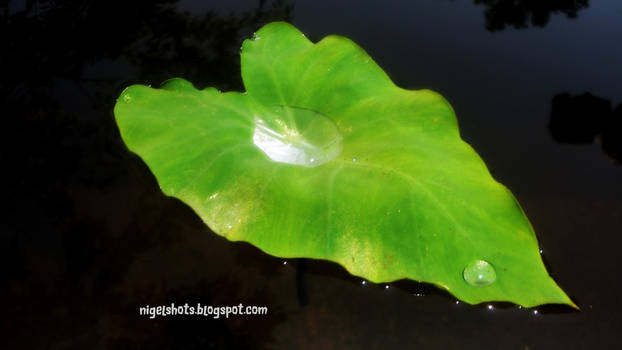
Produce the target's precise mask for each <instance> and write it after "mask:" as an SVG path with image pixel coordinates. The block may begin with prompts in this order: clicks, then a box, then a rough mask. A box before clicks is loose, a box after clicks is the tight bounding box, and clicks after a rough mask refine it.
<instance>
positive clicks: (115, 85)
mask: <svg viewBox="0 0 622 350" xmlns="http://www.w3.org/2000/svg"><path fill="white" fill-rule="evenodd" d="M534 3H536V2H532V1H488V0H476V1H470V0H455V1H449V0H421V1H410V2H404V1H397V0H394V1H383V2H380V1H339V2H335V1H320V0H316V1H289V2H288V1H275V2H270V1H243V0H236V1H227V2H214V1H209V2H203V1H189V0H182V1H178V2H176V1H155V2H154V1H152V2H147V1H136V2H131V3H127V2H121V1H111V2H109V3H107V5H102V4H95V3H92V2H90V1H77V2H72V3H69V2H64V1H56V2H48V1H32V2H30V1H29V2H20V1H9V2H8V5H3V6H4V7H2V6H0V14H1V15H2V17H1V18H2V26H3V27H4V28H3V31H2V33H3V34H2V37H3V39H4V40H5V41H6V42H7V46H6V47H8V48H10V49H8V50H6V51H3V52H2V56H1V57H2V69H3V71H4V72H3V82H2V96H3V100H4V101H5V105H6V106H7V109H8V110H11V109H12V110H15V111H17V112H16V113H15V114H14V115H15V116H17V118H10V119H9V118H6V123H7V125H6V127H7V129H6V130H10V131H9V132H7V133H8V135H7V137H6V139H5V142H6V143H7V145H6V147H5V149H10V150H12V152H9V153H8V154H7V155H6V157H7V159H8V162H9V164H15V169H22V170H20V171H17V172H16V174H13V173H11V174H10V175H9V176H12V178H11V180H10V181H9V182H8V183H11V184H13V185H12V186H9V188H8V189H7V190H6V191H7V200H8V201H9V202H10V203H12V206H11V207H12V208H13V209H11V210H12V211H11V212H9V214H10V215H8V217H9V220H8V221H7V223H6V226H7V227H8V230H7V232H8V234H6V235H4V236H3V246H4V247H8V249H7V252H6V253H5V254H4V256H5V258H6V259H7V263H6V264H5V266H9V267H8V268H7V276H8V278H7V282H6V287H7V288H6V290H7V294H6V296H7V298H5V299H7V300H11V301H12V302H11V303H10V304H11V305H12V306H10V307H8V308H7V309H6V310H7V312H6V319H10V320H12V322H11V325H9V328H10V330H11V334H12V336H10V337H8V339H7V340H8V343H9V344H10V345H11V347H10V348H40V347H43V346H51V347H54V348H61V349H64V348H93V347H94V345H99V346H101V347H102V348H119V349H121V348H123V349H133V348H137V347H139V345H143V346H147V347H150V348H197V349H199V348H201V349H202V348H208V349H225V348H251V349H252V348H256V349H264V348H275V349H277V348H278V349H291V348H301V349H302V348H310V349H312V348H320V347H323V348H327V349H333V348H336V349H360V348H367V349H388V348H444V349H447V348H456V349H465V348H478V349H480V348H491V349H494V348H512V349H534V348H535V349H538V348H586V347H593V348H616V347H619V346H620V342H619V340H618V339H617V338H618V337H617V332H618V330H619V329H620V328H621V327H622V305H620V301H619V297H618V294H619V292H618V291H619V290H620V288H621V287H622V286H621V285H620V280H619V278H617V275H618V273H617V271H618V270H619V267H620V261H619V258H618V257H617V256H618V253H619V248H618V247H619V246H620V244H621V243H622V242H621V238H620V227H622V184H621V183H620V179H622V166H621V165H620V164H619V161H620V160H619V158H618V159H617V160H616V156H615V154H616V153H615V151H614V152H612V151H611V149H608V150H609V151H607V152H605V151H603V147H601V143H603V142H604V141H605V140H614V141H615V140H620V139H622V128H616V125H618V126H619V125H620V123H619V119H618V122H617V124H616V122H615V119H612V118H622V117H621V116H620V114H618V115H617V117H614V116H613V114H612V113H611V112H610V111H611V110H613V109H614V108H616V106H619V105H620V103H622V89H621V88H620V87H621V83H620V82H621V81H622V65H620V62H622V45H620V43H621V42H622V3H620V2H619V1H615V0H591V1H587V0H575V1H539V2H537V4H535V5H534ZM272 20H288V21H290V22H292V23H293V24H294V25H295V26H296V27H298V28H299V29H300V30H301V31H302V32H304V33H305V34H306V35H307V37H309V38H310V39H311V40H313V41H318V40H320V39H321V38H322V37H324V36H326V35H328V34H339V35H343V36H346V37H348V38H350V39H352V40H353V41H354V42H356V43H357V44H358V45H360V46H361V47H363V48H364V49H365V50H366V51H367V52H368V53H369V55H370V56H371V57H372V58H373V59H374V60H375V61H376V62H377V63H378V64H379V65H380V66H381V67H382V68H383V69H384V70H385V72H387V74H388V75H389V76H390V77H391V79H393V81H394V82H395V83H396V84H397V85H399V86H401V87H403V88H408V89H420V88H427V89H432V90H435V91H438V92H440V93H441V94H442V95H443V96H444V97H446V98H447V99H448V100H449V101H450V103H451V104H452V106H453V108H454V110H455V111H456V114H457V117H458V121H459V124H460V130H461V134H462V136H463V138H464V139H465V140H467V141H468V142H469V143H470V144H471V145H473V147H474V148H475V149H476V150H477V152H478V153H479V154H480V155H481V157H482V158H483V159H484V160H485V162H486V164H487V165H488V167H489V168H490V169H491V171H492V173H493V175H494V177H495V178H496V179H497V180H499V181H500V182H502V183H504V184H505V185H506V186H508V187H509V188H510V189H511V190H512V191H513V193H514V194H515V195H516V197H517V198H518V200H519V202H520V203H521V205H522V206H523V208H524V209H525V212H526V214H527V216H528V217H529V218H530V220H531V221H532V224H533V226H534V228H535V231H536V234H537V236H538V239H539V241H540V245H541V247H542V248H543V256H544V258H545V262H546V263H547V266H548V268H549V271H551V272H552V274H553V277H554V278H555V280H556V281H557V282H558V283H559V284H560V286H561V287H562V288H563V289H564V290H565V291H567V292H568V294H569V295H570V296H571V297H572V298H573V300H575V302H576V303H577V304H578V305H579V306H580V307H581V309H582V310H581V311H580V312H574V311H572V310H569V309H566V308H558V307H542V308H537V309H531V310H526V309H520V308H518V307H515V306H511V305H503V304H484V305H479V306H470V305H466V304H463V303H460V302H456V300H455V299H453V298H452V297H451V296H449V295H447V294H445V293H443V292H441V291H438V290H436V289H435V288H433V287H429V286H426V285H420V284H416V283H413V282H408V281H400V282H396V283H390V284H386V285H384V284H383V285H374V284H372V283H370V282H367V281H362V280H361V279H358V278H356V277H353V276H350V275H349V274H347V273H346V272H345V271H344V270H343V269H341V268H340V267H338V266H336V265H334V264H331V263H328V262H321V261H312V260H304V259H289V260H283V259H278V258H274V257H271V256H268V255H266V254H264V253H262V252H261V251H259V250H257V249H255V248H254V247H252V246H249V245H247V244H244V243H231V242H228V241H226V240H225V239H223V238H221V237H218V236H216V235H215V234H213V233H212V232H210V231H209V229H207V228H206V227H205V226H204V225H203V223H202V222H201V221H200V219H199V218H198V217H197V216H196V215H195V214H194V213H193V212H192V211H191V210H190V209H189V208H188V207H186V206H185V205H183V204H182V203H181V202H179V201H177V200H175V199H171V198H166V197H165V196H163V195H162V194H161V193H160V191H159V190H158V187H157V184H156V182H155V179H154V178H153V177H152V175H151V174H150V172H149V170H148V168H147V167H146V166H145V165H144V164H143V163H142V162H141V161H140V159H139V158H137V157H135V156H133V155H131V154H130V153H128V152H127V150H126V149H125V148H124V146H123V144H122V143H121V140H120V137H119V135H118V131H117V129H116V125H115V124H114V122H113V119H112V116H111V110H112V106H113V105H114V101H115V98H116V97H117V96H118V95H119V92H120V91H121V90H122V89H123V88H124V87H125V86H127V85H129V84H131V83H141V84H153V85H154V86H157V85H159V84H160V83H161V82H163V81H164V80H166V79H168V78H171V77H174V76H179V77H182V78H185V79H187V80H189V81H191V82H194V83H195V85H196V86H197V87H200V88H202V87H207V86H214V87H217V88H219V89H221V90H223V91H228V90H238V91H242V90H243V86H242V82H241V79H240V77H239V57H238V50H239V47H240V44H241V42H242V40H243V39H245V38H247V37H250V36H251V34H252V33H253V32H254V31H255V30H257V29H258V28H259V27H261V25H263V24H264V23H266V22H269V21H272ZM585 92H589V93H590V94H591V95H592V96H594V97H596V98H601V99H604V100H606V103H605V105H604V106H605V107H604V108H603V109H602V110H604V112H602V113H604V115H605V116H604V117H602V119H603V120H605V121H608V120H613V121H611V122H603V123H602V125H601V124H598V125H597V128H596V129H597V130H596V131H595V132H594V135H596V136H595V137H594V136H593V135H592V136H590V137H588V138H587V141H585V140H584V141H581V142H568V141H565V142H558V141H556V140H560V139H561V140H563V139H564V138H563V137H559V135H555V134H552V132H551V130H560V129H557V128H549V123H550V121H551V114H552V110H553V99H554V97H555V96H559V95H560V94H562V93H568V96H570V97H577V96H583V94H584V93H585ZM570 97H569V98H558V99H557V100H556V101H562V102H564V101H571V99H570ZM584 100H585V101H592V100H593V99H590V98H587V99H582V100H581V101H584ZM574 101H579V100H574ZM564 103H566V102H564ZM568 103H571V102H568ZM577 103H578V102H577ZM581 103H583V102H581ZM571 106H575V105H571ZM588 107H589V103H588ZM588 107H585V106H584V105H582V107H581V108H567V106H566V108H565V109H564V107H563V106H562V107H559V108H558V110H563V111H569V110H570V111H571V110H580V111H583V112H582V113H579V115H577V116H575V117H574V118H575V119H573V120H575V123H574V124H572V128H574V129H573V131H574V132H581V131H582V129H587V128H588V127H587V126H589V125H593V124H594V123H593V121H594V119H595V118H597V117H598V118H600V117H599V116H597V115H596V114H598V113H601V112H600V109H599V110H598V112H596V111H595V110H593V109H590V108H588ZM561 120H562V123H563V120H564V119H563V118H562V119H561ZM599 120H600V119H599ZM584 125H586V126H585V127H583V126H584ZM562 126H563V127H562V128H561V130H568V129H569V128H570V126H568V125H565V126H564V125H562ZM566 140H570V139H568V138H566ZM610 143H612V142H610ZM613 144H615V142H613ZM618 145H619V143H618ZM614 149H615V148H614ZM617 152H618V153H617V154H618V155H619V154H620V153H619V152H620V150H619V148H618V149H617ZM352 161H353V162H354V161H356V159H353V160H352ZM480 265H481V264H480ZM474 266H475V267H474V269H476V270H477V268H476V267H478V266H479V265H477V264H475V265H474ZM479 268H480V269H483V270H482V271H484V272H485V273H482V277H481V278H479V274H478V273H477V271H479V270H477V271H475V272H474V273H473V274H471V272H473V271H471V270H469V271H465V274H466V273H467V272H469V273H468V276H469V277H468V278H472V279H473V283H480V282H482V281H484V280H485V281H484V282H487V281H488V280H490V279H493V280H494V277H492V274H493V273H494V271H493V272H490V271H488V270H486V269H485V266H483V267H482V266H479ZM482 283H483V282H482ZM197 302H201V303H203V304H211V305H238V304H239V303H244V304H245V305H258V306H267V307H268V309H269V314H268V315H267V316H253V317H251V316H248V317H230V318H229V319H223V318H219V319H213V318H196V317H163V318H156V319H154V320H151V319H149V318H148V317H144V316H139V315H138V310H139V307H141V306H145V305H165V304H170V303H176V304H183V303H197ZM32 335H36V336H34V337H33V336H32Z"/></svg>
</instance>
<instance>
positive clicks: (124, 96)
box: [123, 94, 132, 103]
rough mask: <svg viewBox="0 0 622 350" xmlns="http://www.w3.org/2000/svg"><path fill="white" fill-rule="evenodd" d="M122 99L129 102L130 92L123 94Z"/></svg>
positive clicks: (130, 99) (130, 98)
mask: <svg viewBox="0 0 622 350" xmlns="http://www.w3.org/2000/svg"><path fill="white" fill-rule="evenodd" d="M123 101H125V103H130V102H131V101H132V96H130V94H125V95H123Z"/></svg>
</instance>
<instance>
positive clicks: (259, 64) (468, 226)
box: [115, 22, 576, 307]
mask: <svg viewBox="0 0 622 350" xmlns="http://www.w3.org/2000/svg"><path fill="white" fill-rule="evenodd" d="M241 62H242V78H243V80H244V84H245V86H246V89H247V91H246V92H244V93H239V92H227V93H221V92H219V91H217V90H216V89H214V88H207V89H204V90H197V89H195V88H194V87H193V86H192V84H190V83H189V82H187V81H185V80H182V79H172V80H169V81H167V82H165V83H164V84H163V86H162V87H160V88H159V89H152V88H149V87H146V86H141V85H134V86H131V87H129V88H127V89H126V90H125V91H124V92H123V93H122V95H121V97H120V98H119V100H118V103H117V105H116V106H115V116H116V120H117V123H118V125H119V129H120V131H121V135H122V137H123V140H124V141H125V143H126V144H127V146H128V148H129V149H130V150H132V151H133V152H135V153H137V154H138V155H139V156H140V157H142V159H143V160H144V161H145V163H146V164H147V165H148V166H149V168H150V169H151V171H153V173H154V175H155V176H156V178H157V180H158V182H159V184H160V187H161V189H162V191H163V192H164V193H165V194H167V195H169V196H175V197H177V198H179V199H181V200H182V201H184V202H185V203H187V204H188V205H189V206H190V207H192V208H193V209H194V210H195V211H196V213H197V214H198V215H199V216H200V217H201V218H202V219H203V221H205V223H206V224H207V225H208V226H209V227H210V228H211V229H212V230H213V231H214V232H216V233H217V234H219V235H222V236H224V237H226V238H228V239H230V240H232V241H247V242H250V243H252V244H254V245H255V246H257V247H259V248H260V249H262V250H263V251H265V252H267V253H269V254H272V255H275V256H279V257H307V258H315V259H326V260H331V261H334V262H337V263H339V264H341V265H343V266H344V267H345V268H346V269H347V270H348V271H349V272H350V273H352V274H354V275H357V276H361V277H363V278H365V279H368V280H370V281H373V282H389V281H394V280H398V279H404V278H409V279H413V280H417V281H422V282H428V283H433V284H435V285H437V286H439V287H441V288H444V289H446V290H448V291H449V292H450V293H452V294H453V295H455V296H456V297H457V298H459V299H461V300H463V301H465V302H468V303H480V302H483V301H510V302H514V303H517V304H520V305H523V306H527V307H529V306H534V305H539V304H544V303H561V304H568V305H571V306H573V307H576V306H575V305H574V304H573V302H572V301H571V300H570V299H569V298H568V297H567V296H566V294H564V292H563V291H562V290H561V289H560V288H559V287H558V286H557V285H556V283H555V282H554V281H553V280H552V279H551V278H550V277H549V275H548V273H547V271H546V269H545V267H544V265H543V263H542V260H541V258H540V254H539V248H538V242H537V239H536V236H535V234H534V232H533V229H532V227H531V225H530V223H529V221H528V220H527V218H526V217H525V215H524V213H523V211H522V210H521V208H520V206H519V204H518V203H517V201H516V200H515V198H514V197H513V196H512V194H511V193H510V192H509V191H508V190H507V189H506V188H505V187H504V186H503V185H501V184H499V183H498V182H496V181H495V180H494V179H493V178H492V177H491V175H490V173H489V172H488V170H487V168H486V166H485V165H484V163H483V162H482V160H481V159H480V158H479V156H478V155H477V154H476V153H475V152H474V151H473V149H472V148H471V147H470V146H469V145H468V144H466V143H465V142H464V141H462V139H461V138H460V135H459V131H458V126H457V122H456V118H455V115H454V111H453V110H452V108H451V106H450V105H449V103H448V102H447V101H446V100H445V99H444V98H443V97H442V96H440V95H439V94H437V93H435V92H432V91H429V90H418V91H410V90H404V89H401V88H399V87H397V86H395V85H394V84H393V83H392V82H391V80H390V79H389V77H388V76H387V75H386V74H385V73H384V72H383V71H382V69H380V67H378V65H376V63H375V62H374V61H373V60H372V59H371V58H370V57H369V56H368V55H367V54H366V53H365V52H364V51H363V50H362V49H361V48H360V47H358V46H357V45H356V44H354V43H353V42H351V41H350V40H348V39H346V38H343V37H339V36H328V37H326V38H324V39H323V40H321V41H320V42H318V43H317V44H314V43H312V42H310V41H309V40H308V39H307V38H306V37H305V36H304V35H303V34H301V33H300V32H299V31H298V30H297V29H296V28H294V27H293V26H291V25H289V24H287V23H281V22H277V23H271V24H268V25H266V26H265V27H263V28H262V29H261V30H259V31H258V32H257V33H256V34H255V36H254V37H253V39H249V40H246V41H244V44H243V46H242V53H241Z"/></svg>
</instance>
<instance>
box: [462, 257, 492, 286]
mask: <svg viewBox="0 0 622 350" xmlns="http://www.w3.org/2000/svg"><path fill="white" fill-rule="evenodd" d="M462 276H463V277H464V280H465V281H466V282H467V283H468V284H470V285H472V286H476V287H484V286H487V285H489V284H492V283H493V282H494V281H495V280H496V279H497V272H496V271H495V268H494V267H493V266H492V265H490V263H488V261H485V260H475V261H472V262H471V263H469V264H468V265H467V266H466V267H465V268H464V271H463V273H462Z"/></svg>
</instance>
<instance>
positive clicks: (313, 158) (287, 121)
mask: <svg viewBox="0 0 622 350" xmlns="http://www.w3.org/2000/svg"><path fill="white" fill-rule="evenodd" d="M341 139H342V137H341V133H340V132H339V129H338V128H337V125H335V123H333V121H332V120H330V119H328V118H327V117H326V116H324V115H322V114H320V113H317V112H315V111H311V110H308V109H303V108H293V107H281V106H279V107H275V108H272V109H270V110H269V111H266V112H264V113H263V114H262V115H257V116H255V131H254V133H253V142H254V144H255V146H257V147H258V148H259V149H261V150H262V151H263V152H264V153H265V154H266V155H267V156H268V157H269V158H270V159H272V160H274V161H276V162H280V163H287V164H295V165H302V166H306V167H310V168H312V167H316V166H319V165H322V164H324V163H326V162H329V161H331V160H333V159H335V158H336V157H337V156H338V155H339V153H341Z"/></svg>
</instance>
